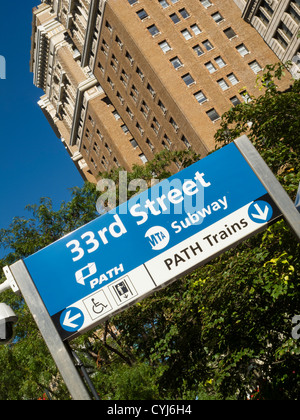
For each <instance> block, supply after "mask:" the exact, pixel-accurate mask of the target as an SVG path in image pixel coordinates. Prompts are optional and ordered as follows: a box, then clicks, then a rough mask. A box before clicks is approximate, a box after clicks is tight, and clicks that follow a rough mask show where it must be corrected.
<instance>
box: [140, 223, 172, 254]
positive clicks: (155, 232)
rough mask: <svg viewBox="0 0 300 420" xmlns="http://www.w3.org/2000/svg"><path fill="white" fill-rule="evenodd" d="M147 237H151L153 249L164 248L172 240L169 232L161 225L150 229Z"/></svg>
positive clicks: (150, 241)
mask: <svg viewBox="0 0 300 420" xmlns="http://www.w3.org/2000/svg"><path fill="white" fill-rule="evenodd" d="M145 238H148V239H149V243H150V245H151V247H152V249H153V251H160V250H161V249H164V248H165V247H166V246H168V244H169V242H170V235H169V232H168V231H167V229H165V228H163V227H161V226H155V227H152V228H151V229H149V230H148V232H147V233H146V235H145Z"/></svg>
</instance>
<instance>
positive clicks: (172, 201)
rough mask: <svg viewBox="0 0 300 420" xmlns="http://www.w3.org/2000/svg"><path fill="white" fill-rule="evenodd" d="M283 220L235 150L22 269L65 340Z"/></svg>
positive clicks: (140, 199) (32, 259)
mask: <svg viewBox="0 0 300 420" xmlns="http://www.w3.org/2000/svg"><path fill="white" fill-rule="evenodd" d="M279 216H280V213H279V211H278V210H277V208H276V206H275V205H274V203H273V202H272V200H271V198H270V196H269V195H268V193H267V191H266V189H265V187H264V186H263V185H262V183H261V182H260V181H259V179H258V178H257V176H256V175H255V173H254V172H253V170H252V169H251V168H250V166H249V165H248V163H247V162H246V160H245V158H244V157H243V156H242V154H241V153H240V151H239V150H238V148H237V146H236V145H235V144H234V143H232V144H230V145H227V146H225V147H224V148H223V149H221V150H219V151H217V152H215V153H213V154H211V155H210V156H208V157H206V158H204V159H202V160H201V161H199V162H197V163H195V164H194V165H192V166H190V167H188V168H187V169H185V170H183V171H181V172H180V173H178V174H176V175H174V176H173V177H171V178H169V179H167V180H165V181H162V182H161V183H159V184H158V185H156V186H154V187H153V188H151V189H149V190H148V191H145V192H143V193H141V194H140V195H138V196H136V197H134V198H132V199H131V200H129V201H128V202H127V203H124V204H122V205H121V206H120V207H118V208H117V209H115V210H113V211H111V212H110V213H107V214H105V215H103V216H101V217H99V218H97V219H96V220H94V221H93V222H91V223H89V224H87V225H86V226H83V227H82V228H80V229H78V230H77V231H75V232H73V233H71V234H69V235H67V236H66V237H64V238H62V239H60V240H59V241H57V242H55V243H54V244H52V245H50V246H48V247H47V248H45V249H42V250H41V251H39V252H38V253H36V254H34V255H32V256H31V257H29V258H27V259H26V260H25V261H24V262H25V264H26V266H27V269H28V271H29V273H30V275H31V277H32V279H33V281H34V283H35V286H36V288H37V290H38V292H39V294H40V296H41V298H42V300H43V302H44V304H45V306H46V308H47V310H48V312H49V314H50V316H51V317H52V319H53V321H54V323H55V325H56V327H57V329H58V331H59V333H60V335H61V337H62V339H64V340H67V339H70V338H73V337H74V336H76V335H79V334H81V333H83V332H85V331H87V330H89V329H91V328H93V327H94V326H97V325H99V323H100V322H103V321H104V320H105V319H108V318H110V317H111V316H112V315H114V314H116V313H118V312H120V311H121V310H124V308H126V307H128V306H130V305H132V304H134V303H135V302H137V301H140V300H142V299H143V298H144V297H146V296H148V295H149V294H151V293H153V292H154V291H155V290H158V289H160V288H162V287H165V286H166V285H167V284H169V283H170V282H172V281H174V280H176V279H178V278H180V277H182V276H183V275H184V274H186V273H189V272H190V271H192V270H194V269H195V268H197V267H199V266H201V265H203V264H205V263H206V262H208V261H210V260H211V259H212V258H214V257H215V256H217V255H219V254H221V253H222V252H224V251H225V250H227V249H230V248H231V247H233V246H235V245H236V244H238V243H239V242H241V241H243V240H245V239H246V238H249V237H250V236H252V235H253V234H255V233H257V232H259V231H261V230H263V229H265V227H266V226H268V224H269V223H270V222H272V221H273V220H275V219H276V218H278V217H279Z"/></svg>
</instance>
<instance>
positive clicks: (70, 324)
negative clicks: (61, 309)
mask: <svg viewBox="0 0 300 420" xmlns="http://www.w3.org/2000/svg"><path fill="white" fill-rule="evenodd" d="M70 316H71V311H69V312H67V314H66V317H65V320H64V323H63V325H64V326H65V327H68V328H78V327H79V325H77V324H73V322H74V321H77V319H79V318H81V314H77V315H75V316H73V317H72V318H70Z"/></svg>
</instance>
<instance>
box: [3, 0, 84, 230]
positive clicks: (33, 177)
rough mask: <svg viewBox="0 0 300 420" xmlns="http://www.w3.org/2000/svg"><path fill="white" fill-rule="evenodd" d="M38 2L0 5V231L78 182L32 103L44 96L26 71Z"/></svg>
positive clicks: (63, 196)
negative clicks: (1, 60) (0, 62)
mask: <svg viewBox="0 0 300 420" xmlns="http://www.w3.org/2000/svg"><path fill="white" fill-rule="evenodd" d="M38 4H39V0H25V1H19V2H18V4H17V7H16V11H13V10H12V3H11V2H3V1H2V2H1V6H0V55H1V56H4V57H5V60H6V73H7V75H6V77H7V79H6V80H0V145H1V148H0V151H1V159H0V162H1V163H0V194H1V195H0V200H1V201H0V202H1V206H0V228H5V227H8V226H9V224H10V222H11V221H12V219H13V217H15V216H27V215H29V213H28V212H27V211H25V210H24V208H25V206H26V205H27V204H36V203H38V202H39V200H40V198H41V197H50V198H52V199H53V201H54V203H55V206H59V205H60V203H61V201H63V200H69V199H70V196H71V195H70V188H72V187H75V186H82V185H83V180H82V178H81V176H80V175H79V173H78V171H77V169H76V167H75V166H74V164H73V162H72V161H71V159H70V158H69V155H68V154H67V152H66V151H65V150H64V147H63V145H62V144H61V142H60V140H59V139H57V137H56V136H55V134H54V132H53V131H52V129H51V127H50V125H49V124H48V122H47V120H46V118H45V117H44V115H43V113H42V111H41V110H40V109H39V107H38V105H37V101H38V100H39V98H40V96H42V94H43V92H42V91H41V90H39V89H38V88H36V87H35V86H34V85H33V75H32V74H31V73H30V71H29V60H30V45H31V44H30V42H31V41H30V38H31V22H32V8H33V7H35V6H37V5H38Z"/></svg>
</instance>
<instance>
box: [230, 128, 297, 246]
mask: <svg viewBox="0 0 300 420" xmlns="http://www.w3.org/2000/svg"><path fill="white" fill-rule="evenodd" d="M234 143H235V145H236V146H237V148H238V149H239V151H240V152H241V153H242V155H243V156H244V158H245V159H246V161H247V162H248V164H249V165H250V167H251V169H252V170H253V171H254V173H255V174H256V176H257V177H258V178H259V180H260V181H261V183H262V184H263V185H264V187H265V188H266V190H267V191H268V193H269V195H270V197H271V198H272V200H273V201H274V203H275V204H276V206H277V207H278V209H279V210H280V211H281V213H282V214H283V217H284V219H285V220H286V222H287V223H288V225H289V226H290V228H291V229H292V231H293V232H294V233H295V235H296V237H297V239H298V241H299V242H300V214H299V212H298V210H297V208H296V206H295V204H294V203H293V202H292V200H291V199H290V197H289V195H288V194H287V192H286V191H285V190H284V188H283V187H282V185H281V184H280V182H279V181H278V180H277V178H276V177H275V175H274V174H273V172H272V171H271V169H270V168H269V167H268V165H267V164H266V162H265V161H264V160H263V158H262V157H261V155H260V154H259V153H258V151H257V150H256V148H255V147H254V146H253V144H252V143H251V141H250V140H249V138H248V137H247V136H246V135H244V136H242V137H240V138H238V139H237V140H235V141H234Z"/></svg>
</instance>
